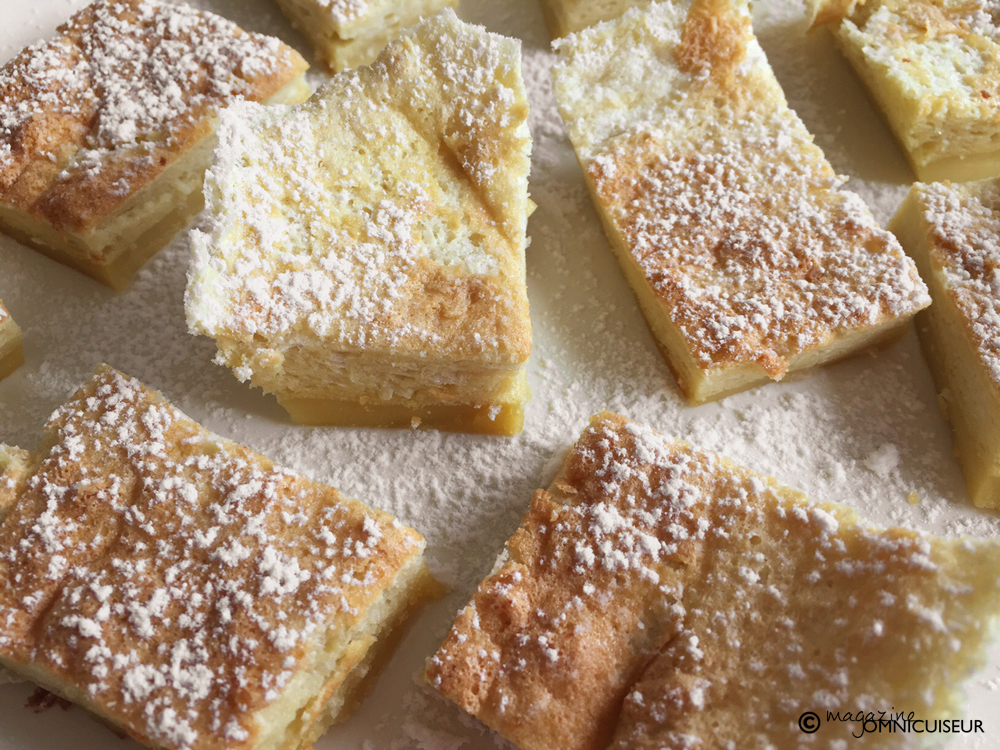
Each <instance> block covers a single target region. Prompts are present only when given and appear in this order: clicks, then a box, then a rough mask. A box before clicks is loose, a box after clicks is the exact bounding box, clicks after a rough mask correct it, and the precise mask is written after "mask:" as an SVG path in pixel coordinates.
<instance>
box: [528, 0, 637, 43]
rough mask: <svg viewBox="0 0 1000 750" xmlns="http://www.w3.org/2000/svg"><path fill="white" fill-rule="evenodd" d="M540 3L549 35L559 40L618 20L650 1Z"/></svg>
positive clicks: (563, 0)
mask: <svg viewBox="0 0 1000 750" xmlns="http://www.w3.org/2000/svg"><path fill="white" fill-rule="evenodd" d="M541 3H542V10H543V11H544V13H545V23H546V25H548V27H549V33H550V34H552V38H553V39H561V38H562V37H564V36H567V35H569V34H575V33H576V32H577V31H583V30H584V29H585V28H587V27H588V26H593V25H594V24H598V23H601V22H602V21H610V20H612V19H615V18H618V16H620V15H621V14H622V13H624V12H625V11H627V10H628V9H629V8H641V7H645V6H647V5H649V3H650V0H541Z"/></svg>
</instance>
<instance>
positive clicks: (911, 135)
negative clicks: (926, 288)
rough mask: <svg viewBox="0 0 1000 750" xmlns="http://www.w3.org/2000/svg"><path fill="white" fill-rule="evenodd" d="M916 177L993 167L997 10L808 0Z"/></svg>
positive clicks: (998, 74) (996, 161) (998, 80)
mask: <svg viewBox="0 0 1000 750" xmlns="http://www.w3.org/2000/svg"><path fill="white" fill-rule="evenodd" d="M811 7H812V12H813V16H814V24H813V26H814V28H815V27H817V26H827V27H828V28H829V29H830V31H831V33H832V34H833V36H834V40H835V41H836V44H837V46H838V47H839V48H840V51H841V52H842V54H843V55H844V57H845V58H846V59H847V61H848V62H849V63H850V65H851V67H852V68H853V69H854V72H855V73H856V75H857V77H858V78H859V79H860V81H861V83H862V85H863V86H864V88H865V90H866V91H867V93H868V95H869V97H870V99H871V101H872V103H873V104H874V106H875V109H876V110H878V112H879V113H880V115H881V116H882V119H883V120H884V121H885V122H886V124H887V125H888V127H889V129H890V130H891V131H892V133H893V135H894V136H895V138H896V141H897V142H898V144H899V146H900V148H901V150H902V151H903V154H904V155H905V156H906V159H907V161H908V162H909V164H910V166H911V168H912V169H913V171H914V173H915V174H916V176H917V179H919V180H920V181H922V182H935V181H945V180H951V181H955V182H970V181H978V180H983V179H988V178H991V177H996V176H998V175H1000V103H998V101H1000V100H998V99H997V97H996V95H995V94H993V93H991V92H992V91H995V90H996V89H997V86H998V85H1000V14H994V16H993V18H992V20H989V15H988V13H989V11H988V9H987V7H986V3H984V2H981V1H980V2H978V3H976V2H973V3H964V2H953V1H951V0H948V1H946V2H936V1H928V0H912V1H911V0H868V1H867V2H858V0H827V1H826V2H823V0H814V1H813V3H812V5H811Z"/></svg>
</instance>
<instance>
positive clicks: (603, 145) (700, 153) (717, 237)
mask: <svg viewBox="0 0 1000 750" xmlns="http://www.w3.org/2000/svg"><path fill="white" fill-rule="evenodd" d="M556 46H557V48H558V51H559V56H560V59H559V62H558V64H557V65H556V67H555V69H554V71H553V77H554V80H555V93H556V100H557V102H558V104H559V110H560V113H561V114H562V116H563V119H564V120H565V121H566V124H567V127H568V129H569V135H570V138H571V140H572V142H573V146H574V148H575V149H576V153H577V156H578V158H579V160H580V163H581V166H582V168H583V171H584V174H585V176H586V179H587V184H588V186H589V188H590V190H591V194H592V197H593V199H594V203H595V205H596V207H597V210H598V213H599V214H600V216H601V219H602V221H603V223H604V227H605V231H606V233H607V235H608V238H609V241H610V244H611V247H612V249H613V251H614V252H615V254H616V255H617V257H618V260H619V262H620V265H621V266H622V269H623V271H624V273H625V276H626V278H627V279H628V281H629V284H630V286H631V287H632V290H633V291H634V293H635V295H636V297H637V298H638V301H639V305H640V307H641V308H642V310H643V312H644V314H645V316H646V321H647V322H648V324H649V327H650V329H651V330H652V332H653V335H654V338H655V339H656V341H657V344H658V345H659V347H660V349H661V351H662V352H663V353H664V355H665V358H666V360H667V363H668V364H669V365H670V367H671V369H672V370H673V372H674V374H675V376H676V378H677V382H678V384H679V386H680V388H681V390H682V391H683V392H684V394H685V395H686V396H687V398H688V399H689V400H690V401H691V402H692V403H696V404H697V403H702V402H705V401H709V400H713V399H718V398H721V397H723V396H726V395H729V394H732V393H736V392H738V391H742V390H746V389H748V388H752V387H755V386H758V385H761V384H764V383H767V382H770V381H772V380H780V379H781V378H783V377H784V376H785V375H786V374H788V373H790V372H795V371H798V370H805V369H808V368H812V367H815V366H818V365H822V364H826V363H828V362H830V361H833V360H835V359H839V358H842V357H845V356H848V355H850V354H853V353H856V352H858V351H860V350H862V349H866V348H869V347H872V346H876V345H880V344H883V343H885V342H888V341H891V340H894V339H895V338H897V337H898V336H900V335H901V334H902V333H903V331H904V330H905V326H906V324H907V322H908V321H909V319H910V318H911V317H912V316H913V314H914V313H916V311H917V310H919V309H921V308H923V307H925V306H926V305H927V304H928V303H929V301H930V300H929V297H928V296H927V290H926V287H925V286H924V284H923V282H922V281H921V280H920V278H919V276H918V275H917V271H916V268H915V267H914V265H913V262H912V261H911V260H910V259H909V258H907V257H906V255H905V254H904V253H903V251H902V248H900V246H899V243H898V242H897V241H896V240H895V238H894V237H893V236H892V235H891V234H890V233H888V232H886V231H883V230H882V229H881V228H879V226H878V225H877V224H876V222H875V220H874V218H873V217H872V215H871V213H870V212H869V210H868V209H867V207H866V206H865V205H864V203H863V202H862V201H861V199H860V198H859V197H858V196H857V195H855V194H854V193H850V192H847V191H844V190H841V189H840V186H841V185H842V183H843V179H842V178H839V177H837V175H836V174H834V172H833V169H832V168H831V166H830V164H829V163H828V162H827V160H826V158H825V157H824V156H823V153H822V152H821V151H820V149H819V148H818V147H817V146H815V145H814V144H813V141H812V136H811V135H810V134H809V132H808V131H807V130H806V128H805V126H804V125H803V124H802V121H801V120H800V119H799V118H798V116H797V115H796V114H795V113H794V112H793V111H792V110H791V109H789V107H788V104H787V102H786V101H785V97H784V94H783V92H782V91H781V88H780V86H779V85H778V82H777V80H776V79H775V77H774V73H773V71H772V70H771V67H770V66H769V65H768V63H767V59H766V57H765V56H764V52H763V50H762V49H761V47H760V45H759V44H758V42H757V40H756V39H755V37H754V35H753V31H752V29H751V23H750V16H749V12H748V9H747V5H746V3H745V2H741V1H740V0H733V1H732V2H729V1H727V0H694V2H677V3H663V4H659V5H654V6H652V7H650V8H649V9H648V10H646V11H639V10H635V9H633V10H630V11H628V12H627V13H625V15H623V16H622V17H621V18H619V19H618V20H616V21H610V22H607V23H604V24H600V25H598V26H594V27H592V28H590V29H586V30H584V31H582V32H580V33H578V34H575V35H572V36H570V37H567V38H566V39H564V40H561V41H559V42H557V43H556ZM626 47H627V49H628V60H627V61H626V60H625V59H624V57H623V55H622V53H621V52H620V50H622V49H625V48H626Z"/></svg>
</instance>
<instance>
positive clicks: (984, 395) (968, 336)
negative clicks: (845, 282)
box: [889, 179, 1000, 508]
mask: <svg viewBox="0 0 1000 750" xmlns="http://www.w3.org/2000/svg"><path fill="white" fill-rule="evenodd" d="M987 198H992V201H988V202H987ZM991 224H992V226H990V225H991ZM889 228H890V230H892V231H893V232H894V233H895V234H896V236H897V237H899V240H900V242H902V244H903V247H904V248H905V249H906V251H907V252H908V253H909V254H910V256H911V257H912V258H913V259H914V260H915V261H916V263H917V267H918V268H919V269H920V275H921V276H922V277H923V278H924V280H925V281H926V282H927V286H928V287H929V289H930V294H931V297H932V299H933V300H934V302H933V304H932V305H931V306H930V307H929V308H928V309H927V310H924V311H923V312H921V313H920V314H919V315H918V316H917V319H916V328H917V334H918V336H919V339H920V344H921V347H922V348H923V352H924V359H925V360H926V361H927V364H928V367H929V369H930V371H931V375H932V376H933V378H934V385H935V387H936V389H937V392H938V404H939V405H940V407H941V411H942V413H943V414H944V416H945V417H946V418H947V419H948V421H949V422H950V423H951V426H952V435H953V440H954V450H955V453H956V455H957V457H958V459H959V462H960V463H961V466H962V470H963V472H964V474H965V480H966V484H967V486H968V491H969V496H970V497H971V499H972V502H973V503H974V504H975V505H976V506H978V507H980V508H997V507H1000V351H998V346H997V344H996V343H994V342H1000V326H997V324H996V322H995V315H996V312H995V310H996V307H998V306H1000V294H997V293H996V292H995V291H994V290H993V287H992V286H991V283H992V282H991V279H990V278H988V277H989V275H990V274H991V273H993V271H992V270H991V269H992V268H995V267H996V266H997V265H1000V179H994V180H986V181H983V182H980V183H965V184H960V185H957V184H953V183H947V182H946V183H934V184H923V183H917V184H916V185H914V186H913V187H912V188H911V189H910V192H909V194H908V195H907V197H906V200H905V201H904V202H903V204H902V205H901V206H900V208H899V210H898V211H897V212H896V215H895V217H894V218H893V220H892V223H891V224H890V225H889ZM991 243H992V244H991Z"/></svg>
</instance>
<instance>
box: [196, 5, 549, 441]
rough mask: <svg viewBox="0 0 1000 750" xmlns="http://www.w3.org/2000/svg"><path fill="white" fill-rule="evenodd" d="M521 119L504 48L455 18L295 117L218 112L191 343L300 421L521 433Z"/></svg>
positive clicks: (199, 237)
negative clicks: (206, 343)
mask: <svg viewBox="0 0 1000 750" xmlns="http://www.w3.org/2000/svg"><path fill="white" fill-rule="evenodd" d="M527 115H528V102H527V97H526V93H525V89H524V82H523V80H522V78H521V59H520V44H519V42H517V41H516V40H513V39H507V38H505V37H501V36H498V35H496V34H491V33H488V32H487V31H485V30H484V29H482V28H481V27H475V26H470V25H467V24H465V23H462V22H461V21H459V20H458V18H457V17H456V16H455V14H454V12H453V11H451V10H445V11H443V12H442V13H441V14H440V15H439V16H436V17H435V18H433V19H430V20H428V21H424V22H423V23H421V24H420V25H419V26H416V27H415V28H414V29H412V30H411V31H410V32H408V33H407V34H405V35H404V36H403V37H401V38H400V39H398V40H397V41H395V42H393V43H392V44H390V45H389V47H388V48H387V49H386V50H385V52H384V53H383V54H382V56H381V57H379V59H378V61H377V62H376V63H375V64H374V65H372V66H370V67H363V68H359V69H357V70H352V71H347V72H344V73H341V74H339V75H337V76H335V77H334V78H333V79H332V80H331V81H330V82H329V83H328V84H327V85H325V86H324V87H323V88H322V89H321V90H320V91H318V92H317V93H316V94H315V95H314V96H313V98H312V99H311V100H310V101H308V102H306V103H305V104H303V105H300V106H298V107H293V108H288V109H282V110H277V109H274V108H267V107H261V106H257V105H252V104H241V105H238V106H234V107H231V108H230V109H229V110H227V111H226V113H225V114H224V116H223V119H222V124H221V127H220V139H219V147H218V150H217V151H216V154H215V164H214V166H213V167H212V168H211V169H210V170H209V173H208V177H207V180H206V187H205V194H206V197H207V202H208V211H207V212H206V219H205V225H204V227H203V230H200V231H195V232H193V233H192V246H193V257H192V264H191V271H190V274H189V282H188V293H187V300H186V307H187V316H188V325H189V328H190V330H191V332H192V333H195V334H203V335H206V336H210V337H212V338H214V339H215V341H216V343H217V345H218V358H217V361H218V362H220V363H222V364H225V365H228V366H230V367H232V368H233V369H234V371H235V373H236V375H237V376H238V377H239V378H240V379H241V380H243V381H246V380H249V381H250V382H251V383H252V384H253V385H255V386H258V387H260V388H262V389H263V390H264V391H266V392H268V393H274V394H276V395H277V397H278V401H279V402H280V403H281V404H282V406H284V407H285V409H287V410H288V412H289V413H290V414H291V416H292V418H293V419H294V420H295V421H296V422H301V423H304V424H329V425H354V426H378V427H409V426H411V425H414V426H417V425H419V426H422V427H432V428H439V429H447V430H456V431H468V432H484V433H496V434H514V433H516V432H518V431H520V429H521V427H522V424H523V421H524V403H525V401H526V400H527V398H528V387H527V381H526V375H525V363H526V362H527V359H528V356H529V353H530V350H531V321H530V318H529V316H528V297H527V290H526V285H525V246H526V234H525V232H526V226H527V219H528V212H529V205H530V201H529V198H528V172H529V169H530V157H531V135H530V133H529V131H528V125H527Z"/></svg>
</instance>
